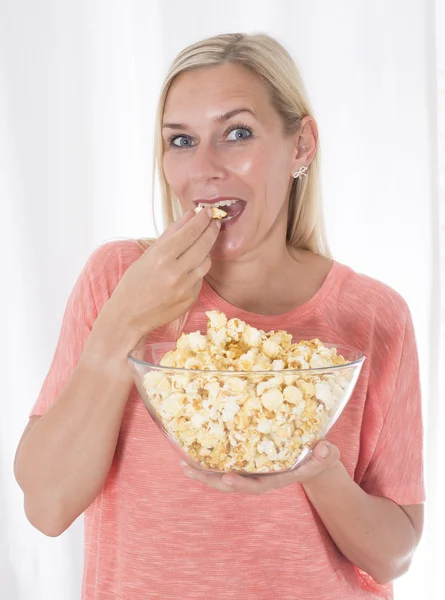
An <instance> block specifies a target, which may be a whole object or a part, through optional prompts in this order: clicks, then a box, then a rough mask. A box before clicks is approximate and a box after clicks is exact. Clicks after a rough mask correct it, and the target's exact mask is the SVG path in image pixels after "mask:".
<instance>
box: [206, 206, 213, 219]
mask: <svg viewBox="0 0 445 600" xmlns="http://www.w3.org/2000/svg"><path fill="white" fill-rule="evenodd" d="M207 214H208V215H209V217H212V215H213V212H212V209H211V208H208V209H207Z"/></svg>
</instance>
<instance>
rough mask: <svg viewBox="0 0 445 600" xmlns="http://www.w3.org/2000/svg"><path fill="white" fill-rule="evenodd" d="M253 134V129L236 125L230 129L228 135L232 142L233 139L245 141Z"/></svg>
mask: <svg viewBox="0 0 445 600" xmlns="http://www.w3.org/2000/svg"><path fill="white" fill-rule="evenodd" d="M251 135H252V131H251V130H250V129H249V128H248V127H234V128H233V129H231V130H230V132H229V135H228V137H227V139H228V140H230V141H231V142H232V141H233V142H234V141H243V140H247V139H248V138H250V137H251Z"/></svg>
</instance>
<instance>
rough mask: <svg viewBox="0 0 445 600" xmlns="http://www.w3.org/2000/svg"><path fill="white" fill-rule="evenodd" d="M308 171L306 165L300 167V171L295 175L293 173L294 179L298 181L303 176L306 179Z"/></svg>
mask: <svg viewBox="0 0 445 600" xmlns="http://www.w3.org/2000/svg"><path fill="white" fill-rule="evenodd" d="M306 171H307V167H305V166H304V165H303V166H302V167H300V168H299V169H298V171H295V173H292V177H293V178H294V179H298V178H299V177H301V175H303V176H304V177H306V176H307V175H306Z"/></svg>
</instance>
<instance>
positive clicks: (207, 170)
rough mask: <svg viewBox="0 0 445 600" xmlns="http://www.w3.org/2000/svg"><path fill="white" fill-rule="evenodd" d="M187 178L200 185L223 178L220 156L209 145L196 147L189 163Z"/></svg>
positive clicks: (201, 144)
mask: <svg viewBox="0 0 445 600" xmlns="http://www.w3.org/2000/svg"><path fill="white" fill-rule="evenodd" d="M189 177H190V179H191V180H192V181H193V182H195V183H202V182H207V181H211V180H215V179H216V180H217V179H222V178H223V177H224V165H223V161H222V156H221V155H220V153H218V151H217V149H216V148H214V147H213V146H212V145H211V144H203V143H202V142H201V143H200V144H199V145H198V146H197V148H196V149H195V151H194V152H193V156H192V157H191V159H190V163H189Z"/></svg>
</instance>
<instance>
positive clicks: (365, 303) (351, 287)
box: [336, 263, 409, 321]
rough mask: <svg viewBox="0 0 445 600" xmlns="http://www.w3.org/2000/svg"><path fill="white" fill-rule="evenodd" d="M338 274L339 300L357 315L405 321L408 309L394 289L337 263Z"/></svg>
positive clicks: (402, 298) (404, 301)
mask: <svg viewBox="0 0 445 600" xmlns="http://www.w3.org/2000/svg"><path fill="white" fill-rule="evenodd" d="M336 266H337V268H338V270H339V272H340V277H339V280H340V285H339V288H338V296H339V299H342V300H343V301H345V302H347V303H348V305H350V306H354V308H355V310H356V311H357V312H358V314H374V315H378V316H379V319H380V320H382V319H383V320H386V319H389V320H391V321H394V320H400V319H401V320H403V321H404V320H405V318H406V315H407V313H409V307H408V304H407V302H406V300H405V298H404V297H403V296H402V295H401V294H400V292H398V291H397V290H396V289H394V288H393V287H391V286H390V285H388V284H387V283H384V282H383V281H380V280H379V279H376V278H374V277H371V276H369V275H366V274H364V273H359V272H357V271H355V270H354V269H352V268H351V267H349V266H347V265H344V264H341V263H337V265H336Z"/></svg>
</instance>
